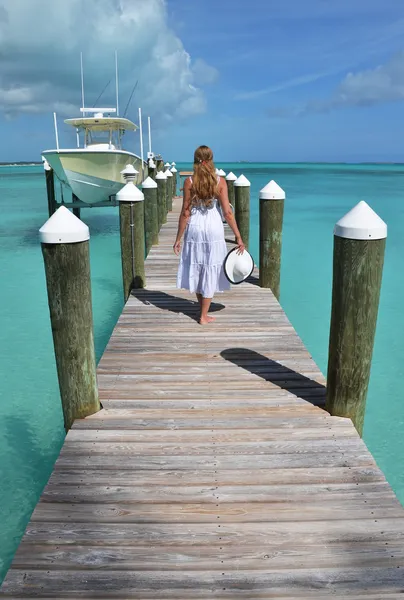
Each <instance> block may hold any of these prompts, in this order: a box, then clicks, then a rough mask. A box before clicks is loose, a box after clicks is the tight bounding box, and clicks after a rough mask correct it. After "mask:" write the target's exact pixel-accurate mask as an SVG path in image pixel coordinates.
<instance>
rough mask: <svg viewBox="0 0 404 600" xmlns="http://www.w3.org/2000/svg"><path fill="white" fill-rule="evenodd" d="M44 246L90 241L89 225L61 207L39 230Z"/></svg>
mask: <svg viewBox="0 0 404 600" xmlns="http://www.w3.org/2000/svg"><path fill="white" fill-rule="evenodd" d="M39 236H40V239H41V242H42V244H74V243H77V242H85V241H87V240H89V239H90V230H89V229H88V227H87V225H86V224H85V223H83V221H81V220H80V219H78V218H77V217H76V216H75V215H74V214H73V213H71V212H70V210H69V209H67V208H66V207H65V206H61V207H60V208H58V209H57V211H56V212H55V213H54V214H53V215H52V216H51V217H50V218H49V219H48V220H47V221H46V223H44V225H42V227H41V229H40V230H39Z"/></svg>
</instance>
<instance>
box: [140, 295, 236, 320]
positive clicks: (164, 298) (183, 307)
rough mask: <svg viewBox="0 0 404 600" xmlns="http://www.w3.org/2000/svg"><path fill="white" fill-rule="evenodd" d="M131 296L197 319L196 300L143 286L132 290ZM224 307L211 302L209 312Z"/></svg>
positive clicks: (197, 306) (197, 305)
mask: <svg viewBox="0 0 404 600" xmlns="http://www.w3.org/2000/svg"><path fill="white" fill-rule="evenodd" d="M132 296H134V297H135V298H137V299H138V300H140V302H142V303H143V304H153V306H155V307H156V308H160V309H161V310H168V311H170V312H173V313H177V314H183V315H185V316H186V317H189V318H190V319H193V320H194V321H198V320H199V304H198V302H197V301H196V300H187V299H186V298H179V297H178V296H173V295H171V294H166V293H165V292H160V291H157V290H147V289H144V288H143V289H134V290H132ZM224 308H225V306H224V304H219V303H218V302H212V304H211V306H210V309H209V312H218V311H219V310H223V309H224Z"/></svg>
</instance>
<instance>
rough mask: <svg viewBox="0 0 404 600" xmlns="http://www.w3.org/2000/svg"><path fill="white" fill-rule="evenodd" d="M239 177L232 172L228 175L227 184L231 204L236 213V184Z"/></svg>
mask: <svg viewBox="0 0 404 600" xmlns="http://www.w3.org/2000/svg"><path fill="white" fill-rule="evenodd" d="M236 179H237V177H236V176H235V174H234V173H233V172H230V173H229V174H228V175H226V184H227V194H228V196H229V202H230V204H231V205H232V206H233V209H234V212H236V196H235V193H234V182H235V181H236Z"/></svg>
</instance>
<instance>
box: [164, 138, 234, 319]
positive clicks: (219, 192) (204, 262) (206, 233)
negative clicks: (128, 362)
mask: <svg viewBox="0 0 404 600" xmlns="http://www.w3.org/2000/svg"><path fill="white" fill-rule="evenodd" d="M218 202H219V203H220V206H221V209H222V213H223V217H224V218H225V219H226V221H227V223H228V224H229V226H230V227H231V229H232V231H233V233H234V235H235V237H236V244H237V246H238V251H239V252H241V253H242V252H244V249H245V246H244V244H243V241H242V239H241V236H240V232H239V230H238V227H237V224H236V220H235V218H234V215H233V211H232V209H231V207H230V203H229V197H228V194H227V185H226V182H225V180H224V179H222V178H221V177H219V176H217V175H216V172H215V165H214V163H213V152H212V150H211V149H210V148H208V146H199V148H197V149H196V151H195V155H194V173H193V176H192V177H189V178H188V179H187V180H186V181H185V183H184V200H183V205H182V210H181V214H180V218H179V223H178V233H177V238H176V240H175V244H174V252H175V253H176V254H177V255H178V254H180V250H181V238H182V235H183V234H184V232H185V236H184V245H183V248H182V252H181V259H180V264H179V268H178V276H177V287H178V288H182V289H186V290H189V291H190V292H192V293H196V297H197V299H198V302H199V305H200V310H201V314H200V319H199V323H200V324H201V325H207V324H208V323H210V322H211V321H213V320H214V318H213V317H210V316H208V311H209V308H210V304H211V302H212V298H213V296H214V294H215V293H216V292H224V291H225V290H228V289H230V283H229V282H228V280H227V279H226V276H225V274H224V268H223V263H224V259H225V258H226V254H227V248H226V242H225V239H224V227H223V222H222V218H221V215H220V212H219V210H218V209H219V206H218Z"/></svg>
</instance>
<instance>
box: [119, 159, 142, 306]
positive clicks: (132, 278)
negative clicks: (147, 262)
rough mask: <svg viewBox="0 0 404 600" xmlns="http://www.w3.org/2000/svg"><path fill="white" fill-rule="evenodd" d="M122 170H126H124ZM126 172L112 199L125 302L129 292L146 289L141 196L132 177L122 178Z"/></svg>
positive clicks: (126, 175) (127, 175)
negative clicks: (116, 215) (116, 209)
mask: <svg viewBox="0 0 404 600" xmlns="http://www.w3.org/2000/svg"><path fill="white" fill-rule="evenodd" d="M129 166H131V165H129ZM126 169H128V166H127V167H126ZM126 169H124V171H123V175H124V177H125V179H126V180H127V181H128V183H127V184H126V185H125V186H124V187H123V188H122V189H121V190H120V191H119V192H118V193H117V195H116V199H117V200H118V202H119V220H120V231H121V255H122V280H123V296H124V301H125V302H126V301H127V300H128V298H129V296H130V293H131V291H132V289H137V288H143V287H144V286H145V285H146V276H145V268H144V258H145V231H144V202H143V200H144V196H143V193H142V192H141V191H140V190H139V189H138V188H137V187H136V186H135V184H134V181H133V178H134V177H136V175H133V174H132V173H130V174H125V170H126ZM132 169H133V167H132ZM136 174H137V173H136Z"/></svg>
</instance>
